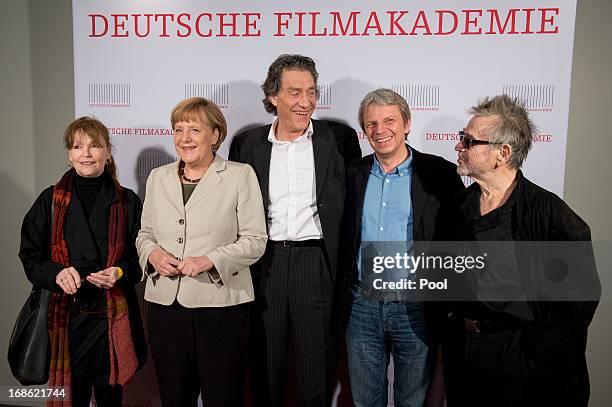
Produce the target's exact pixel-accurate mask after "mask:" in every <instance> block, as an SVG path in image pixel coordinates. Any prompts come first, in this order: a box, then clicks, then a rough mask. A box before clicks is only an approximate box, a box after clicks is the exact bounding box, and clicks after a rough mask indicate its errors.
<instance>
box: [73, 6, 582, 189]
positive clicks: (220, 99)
mask: <svg viewBox="0 0 612 407" xmlns="http://www.w3.org/2000/svg"><path fill="white" fill-rule="evenodd" d="M575 8H576V1H575V0H564V1H547V2H542V1H536V0H532V1H513V2H512V8H510V7H509V6H508V2H507V1H490V0H486V1H476V0H471V1H456V0H453V1H441V0H437V1H430V2H422V1H409V0H403V1H392V0H384V1H383V0H381V1H376V2H372V1H356V0H351V1H334V2H333V3H332V2H329V1H321V0H308V1H292V2H286V1H282V2H281V1H274V0H266V1H227V2H220V1H196V0H156V1H151V0H149V1H144V0H143V1H125V0H98V1H96V0H89V1H74V2H73V19H74V53H75V58H74V60H75V63H74V66H75V101H76V104H75V106H76V107H75V110H76V112H75V113H76V115H77V116H80V115H94V116H96V117H98V118H99V119H100V120H102V121H103V122H104V123H105V124H106V125H107V126H108V127H109V128H111V130H112V131H113V133H114V135H113V142H114V144H115V146H116V159H117V162H118V165H119V171H120V177H121V181H122V182H123V183H124V184H125V185H126V186H130V187H132V188H134V189H137V190H138V192H139V193H140V194H141V196H142V193H143V191H142V185H143V181H142V178H146V176H147V174H148V171H149V170H150V169H151V167H152V166H156V165H157V164H159V163H162V162H166V161H167V160H169V159H170V157H168V156H167V154H170V155H171V156H174V155H175V153H174V148H173V145H172V136H171V129H170V121H169V114H170V110H171V109H172V107H173V106H174V105H175V104H176V103H177V102H178V101H180V100H181V99H184V98H185V97H189V96H195V95H199V96H204V97H207V98H210V99H212V100H214V101H215V102H217V103H218V104H219V105H221V106H222V108H223V112H224V114H225V115H226V118H227V120H228V123H229V136H228V139H227V140H226V142H225V143H224V145H223V146H222V147H221V150H220V152H221V154H222V155H224V156H226V154H227V151H228V149H229V144H230V141H231V137H232V136H233V135H234V134H235V133H236V132H237V131H239V130H240V129H243V128H245V127H247V126H253V125H256V124H263V123H269V122H271V121H272V119H273V118H272V117H271V116H270V115H268V114H267V113H266V112H265V111H264V109H263V106H262V103H261V98H262V92H261V90H260V88H259V86H260V84H261V83H262V82H263V79H264V78H265V75H266V72H267V68H268V66H269V65H270V63H271V62H272V61H273V60H274V59H275V58H276V57H277V56H278V55H279V54H281V53H301V54H305V55H308V56H311V57H312V58H313V59H314V60H315V61H316V62H317V68H318V71H319V73H320V84H321V95H322V97H321V100H320V102H319V108H318V109H317V111H316V114H315V116H316V117H319V118H334V119H338V120H343V121H346V122H347V123H348V124H350V125H352V126H353V127H354V128H355V129H357V130H359V126H358V122H357V118H356V112H357V108H358V106H359V102H360V100H361V98H362V97H363V96H364V95H365V94H366V93H367V92H368V91H370V90H372V89H375V88H378V87H390V88H393V89H395V90H397V91H398V92H399V93H401V94H402V95H403V96H404V97H406V99H407V100H408V102H409V104H410V106H411V108H412V109H413V128H412V133H411V135H410V142H411V143H412V144H413V145H414V146H415V147H416V148H419V149H421V150H423V151H426V152H431V153H435V154H440V155H443V156H445V157H446V158H447V159H449V160H452V161H454V160H455V154H454V152H453V146H454V144H455V143H456V137H457V131H458V130H459V129H461V128H463V127H464V126H465V124H466V122H467V119H468V117H467V115H466V113H465V112H466V109H467V108H468V107H469V106H471V105H473V104H475V103H476V102H477V100H478V99H479V98H480V97H482V96H485V95H495V94H500V93H508V94H510V95H513V96H519V97H521V98H524V99H525V101H526V102H527V104H528V106H529V107H530V110H531V112H532V117H533V118H534V120H535V122H536V124H537V125H538V128H539V131H538V132H537V143H536V144H535V148H534V150H533V151H532V152H531V154H530V156H529V158H528V160H527V162H526V165H525V172H526V174H527V176H528V177H530V178H531V179H532V180H534V181H535V182H536V183H538V184H540V185H542V186H544V187H546V188H548V189H550V190H552V191H554V192H556V193H557V194H559V195H561V194H562V193H563V173H564V166H565V146H566V137H567V122H568V109H569V90H570V73H571V57H572V48H573V36H574V20H575ZM313 22H314V24H313ZM300 27H301V28H300ZM446 33H448V34H446ZM393 34H395V35H393ZM207 35H210V36H207ZM281 35H282V36H281ZM361 141H362V147H363V150H364V152H369V151H370V149H369V146H368V145H367V142H366V140H365V139H364V140H361Z"/></svg>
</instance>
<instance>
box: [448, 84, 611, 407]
mask: <svg viewBox="0 0 612 407" xmlns="http://www.w3.org/2000/svg"><path fill="white" fill-rule="evenodd" d="M471 113H472V114H473V116H472V118H471V119H470V121H469V123H468V124H467V126H466V127H465V129H464V130H462V131H461V132H459V142H458V143H457V145H456V146H455V151H457V155H458V159H457V163H458V167H457V172H458V173H459V174H460V175H462V176H469V177H471V178H472V179H473V180H474V181H475V182H474V183H473V184H472V185H471V186H470V187H469V188H467V189H466V190H465V191H463V192H462V193H460V194H459V196H458V197H457V200H456V202H455V205H454V206H453V207H454V209H453V210H451V213H450V214H449V217H448V219H450V220H451V221H452V222H455V223H456V225H455V226H456V228H455V232H454V235H453V239H455V240H459V241H463V242H466V243H462V244H463V245H464V246H465V247H466V248H469V249H470V250H471V249H473V248H474V247H475V246H476V245H481V246H480V247H485V246H486V247H488V248H489V249H490V248H495V249H498V250H497V251H498V252H499V253H500V254H498V255H496V256H497V257H496V260H495V261H494V260H492V259H491V253H490V252H489V259H488V260H492V261H488V262H487V268H486V270H484V271H483V272H482V273H480V274H478V276H475V275H474V274H469V273H466V274H465V279H466V280H470V279H471V280H470V281H469V283H468V284H466V286H467V287H470V289H471V290H472V291H473V294H474V295H473V297H469V298H470V299H472V300H471V301H462V302H457V303H455V304H454V305H453V306H451V307H450V310H451V312H449V313H448V314H449V316H448V320H447V334H446V335H445V343H444V344H443V354H444V366H445V382H446V394H447V404H448V406H449V407H454V406H466V405H470V406H544V405H554V406H586V405H587V404H588V399H589V379H588V372H587V366H586V360H585V348H586V339H587V328H588V326H589V323H590V322H591V319H592V318H593V314H594V312H595V309H596V307H597V304H598V301H599V296H600V292H601V287H600V284H599V279H598V278H597V272H596V269H595V264H594V260H593V253H592V247H591V242H590V240H591V235H590V229H589V227H588V225H587V224H586V223H585V222H584V221H583V220H582V219H581V218H580V217H579V216H578V215H576V213H574V212H573V211H572V210H571V209H570V208H569V207H568V206H567V204H566V203H565V202H563V200H561V199H560V198H559V197H558V196H556V195H555V194H553V193H551V192H549V191H546V190H544V189H543V188H541V187H539V186H537V185H535V184H533V183H532V182H530V181H529V180H527V179H526V178H525V176H524V175H523V173H522V172H521V170H520V168H521V166H522V164H523V162H524V160H525V159H526V158H527V154H528V152H529V150H530V149H531V147H532V135H533V132H534V125H533V123H532V121H531V119H530V118H529V115H528V113H527V111H526V109H525V106H524V105H523V104H522V103H521V102H520V101H518V100H517V99H512V98H510V97H508V96H506V95H501V96H495V97H493V98H485V99H484V100H483V101H482V102H481V103H479V104H478V105H477V106H474V107H472V109H471ZM568 242H571V243H568ZM559 248H565V249H563V250H569V251H571V252H572V255H574V254H575V256H573V257H574V258H573V259H571V261H570V259H569V256H568V255H567V253H562V252H561V250H559ZM552 253H554V254H552ZM576 264H577V265H578V266H576ZM568 279H573V280H572V281H576V282H577V283H576V284H574V283H572V284H571V287H568V284H567V281H568ZM578 284H579V285H581V287H583V288H584V289H582V290H581V291H578V290H576V287H577V285H578ZM570 288H571V289H570ZM466 299H468V297H466Z"/></svg>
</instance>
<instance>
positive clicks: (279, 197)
mask: <svg viewBox="0 0 612 407" xmlns="http://www.w3.org/2000/svg"><path fill="white" fill-rule="evenodd" d="M275 128H276V122H275V123H274V124H273V125H272V127H270V133H269V134H268V140H269V141H270V142H271V143H272V155H271V157H270V185H269V192H270V205H269V206H268V230H269V233H268V234H269V238H270V240H294V241H297V240H308V239H321V238H322V237H323V232H322V229H321V221H320V220H319V213H318V210H317V188H316V177H315V167H314V152H313V148H312V134H313V132H314V131H313V127H312V121H310V123H309V125H308V128H307V129H306V131H305V132H304V134H302V135H301V136H300V137H298V138H297V139H295V140H293V141H280V140H278V139H277V138H276V134H275Z"/></svg>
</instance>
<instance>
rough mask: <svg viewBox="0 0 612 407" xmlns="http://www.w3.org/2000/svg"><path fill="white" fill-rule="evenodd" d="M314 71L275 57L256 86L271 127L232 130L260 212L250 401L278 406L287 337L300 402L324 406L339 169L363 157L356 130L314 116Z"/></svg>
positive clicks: (234, 151) (233, 154) (330, 358)
mask: <svg viewBox="0 0 612 407" xmlns="http://www.w3.org/2000/svg"><path fill="white" fill-rule="evenodd" d="M318 76H319V75H318V73H317V71H316V67H315V63H314V61H313V60H312V59H310V58H308V57H305V56H301V55H281V56H279V57H278V58H277V59H276V61H274V62H273V63H272V65H271V66H270V68H269V70H268V76H267V78H266V80H265V82H264V83H263V85H262V89H263V91H264V95H265V98H264V99H263V103H264V106H265V108H266V111H267V112H268V113H273V114H275V115H276V116H277V119H276V120H275V121H274V123H273V124H271V125H267V126H263V127H259V128H255V129H252V130H249V131H246V132H244V133H242V134H239V135H237V136H236V137H235V138H234V140H233V141H232V145H231V147H230V154H229V159H230V160H234V161H239V162H243V163H248V164H250V165H251V166H252V167H253V168H254V169H255V172H256V174H257V177H258V179H259V184H260V187H261V193H262V197H263V201H264V208H265V210H266V216H267V224H268V235H269V240H268V247H267V249H266V254H265V255H264V256H263V258H262V259H261V260H260V261H259V262H258V263H257V265H256V266H255V267H252V268H251V270H252V272H253V274H254V282H255V285H256V287H255V290H256V302H257V310H258V316H259V321H258V322H259V324H260V326H259V329H258V333H257V335H256V336H257V337H256V338H255V344H256V346H255V347H254V348H253V349H254V351H255V353H256V355H255V357H256V358H258V359H259V363H257V365H256V366H254V367H253V369H254V374H253V377H255V378H256V382H255V383H253V393H254V396H255V404H256V405H261V406H266V407H268V406H272V407H274V406H281V405H282V402H283V397H284V394H283V393H284V388H285V376H286V368H287V349H288V344H289V338H290V334H291V336H292V337H293V347H294V350H295V356H296V371H297V384H298V398H299V402H300V405H303V406H312V407H321V406H325V405H329V404H330V402H331V397H332V390H333V387H332V379H333V367H334V365H335V361H334V353H335V352H334V348H335V344H334V339H333V336H332V335H331V333H330V329H329V326H330V318H331V309H332V303H333V291H334V289H333V287H334V284H335V279H336V267H337V265H338V253H337V251H338V239H339V235H340V219H341V218H342V212H343V209H344V192H345V185H344V182H345V168H346V166H347V165H348V163H349V162H350V161H351V160H352V159H354V158H357V157H360V156H361V149H360V148H359V141H358V139H357V135H356V133H355V131H354V130H353V129H351V128H350V127H348V126H345V125H343V124H340V123H335V122H329V121H323V120H312V119H311V116H312V113H313V112H314V109H315V105H316V102H317V98H318V96H319V92H318V88H317V78H318Z"/></svg>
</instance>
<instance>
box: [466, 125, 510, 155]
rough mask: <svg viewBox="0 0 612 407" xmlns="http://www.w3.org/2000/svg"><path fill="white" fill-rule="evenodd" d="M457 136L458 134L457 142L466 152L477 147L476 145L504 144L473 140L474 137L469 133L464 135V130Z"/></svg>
mask: <svg viewBox="0 0 612 407" xmlns="http://www.w3.org/2000/svg"><path fill="white" fill-rule="evenodd" d="M458 134H459V141H460V142H461V145H462V146H463V147H464V148H465V149H466V150H469V149H470V147H472V146H477V145H499V144H504V143H501V142H499V141H488V140H477V139H475V138H474V136H472V135H471V134H469V133H466V132H465V131H464V130H459V132H458Z"/></svg>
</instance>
